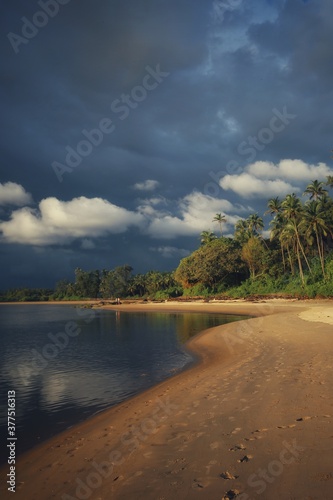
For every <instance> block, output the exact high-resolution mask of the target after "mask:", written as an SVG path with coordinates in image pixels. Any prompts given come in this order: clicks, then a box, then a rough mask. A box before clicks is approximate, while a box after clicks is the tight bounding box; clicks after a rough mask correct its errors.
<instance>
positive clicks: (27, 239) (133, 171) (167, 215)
mask: <svg viewBox="0 0 333 500" xmlns="http://www.w3.org/2000/svg"><path fill="white" fill-rule="evenodd" d="M1 3H2V7H3V9H2V10H3V14H2V16H1V20H0V29H1V36H2V39H1V41H2V43H1V49H0V56H1V63H2V64H1V68H2V71H1V86H0V95H1V110H2V112H1V121H2V133H1V137H0V142H1V167H0V277H1V278H0V279H1V283H0V288H1V289H6V288H10V287H17V286H31V287H53V286H54V285H55V283H56V282H57V281H58V280H60V279H63V278H67V279H69V280H72V281H73V279H74V269H75V268H76V267H81V268H83V269H85V270H93V269H112V268H114V267H115V266H120V265H124V264H129V265H131V266H132V267H133V269H134V273H141V272H146V271H148V270H150V269H154V270H161V271H169V270H172V269H174V268H175V267H177V265H178V263H179V261H180V259H181V258H183V257H185V256H187V255H188V254H190V253H191V252H192V251H193V250H195V249H196V248H197V247H198V246H199V245H200V233H201V232H202V231H203V230H212V231H215V232H216V233H217V234H218V232H219V227H218V225H217V224H216V223H214V222H212V219H213V217H214V216H215V214H216V213H222V214H224V215H225V216H226V219H227V223H226V224H225V226H224V228H223V231H224V234H225V235H227V236H228V235H232V234H233V230H234V225H235V223H236V222H237V220H239V218H245V217H247V216H248V215H249V214H251V213H254V212H258V213H259V214H260V215H263V213H264V211H265V209H266V206H267V200H268V199H269V198H272V197H275V196H279V197H280V198H283V197H284V196H285V195H286V194H287V193H291V192H294V193H296V194H298V195H300V196H301V195H302V193H303V191H304V188H305V187H306V185H307V184H308V183H309V182H310V181H311V180H314V179H319V180H325V178H326V176H327V175H333V163H332V162H333V160H332V158H331V154H332V153H331V150H332V148H333V135H332V101H333V65H332V62H333V57H332V56H333V30H332V26H333V3H332V1H331V0H318V1H314V0H307V1H305V0H252V1H251V2H246V1H245V0H126V2H124V1H123V0H94V2H92V1H88V0H80V1H79V0H39V1H34V0H31V1H29V2H26V1H24V0H16V1H15V2H13V1H11V0H2V2H1ZM304 200H305V198H304ZM265 223H266V226H265V231H266V233H265V234H267V235H268V229H269V219H268V218H267V217H265Z"/></svg>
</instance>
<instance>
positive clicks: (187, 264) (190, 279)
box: [175, 238, 245, 289]
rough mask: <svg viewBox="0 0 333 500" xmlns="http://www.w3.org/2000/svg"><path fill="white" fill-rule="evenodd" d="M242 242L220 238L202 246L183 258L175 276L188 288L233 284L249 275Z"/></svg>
mask: <svg viewBox="0 0 333 500" xmlns="http://www.w3.org/2000/svg"><path fill="white" fill-rule="evenodd" d="M240 252H241V248H240V245H239V244H238V243H237V242H235V241H234V240H232V239H230V238H219V239H216V240H214V241H211V242H210V243H207V244H206V245H204V246H202V247H200V248H198V250H196V251H194V252H193V253H192V254H191V255H190V256H189V257H185V258H184V259H182V260H181V262H180V264H179V266H178V268H177V269H176V271H175V279H176V280H177V281H178V282H179V283H180V284H181V285H182V286H183V287H184V288H185V289H186V288H191V287H193V286H195V285H196V284H201V285H203V286H204V287H205V288H212V287H214V286H215V285H217V284H224V285H229V286H230V285H231V284H233V283H235V282H237V281H238V280H241V279H242V278H243V277H244V276H245V267H244V264H243V262H242V260H241V258H240Z"/></svg>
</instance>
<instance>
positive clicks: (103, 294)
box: [0, 176, 333, 301]
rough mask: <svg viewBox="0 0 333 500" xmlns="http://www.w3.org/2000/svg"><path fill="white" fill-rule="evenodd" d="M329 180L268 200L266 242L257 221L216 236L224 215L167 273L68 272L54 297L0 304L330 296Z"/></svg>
mask: <svg viewBox="0 0 333 500" xmlns="http://www.w3.org/2000/svg"><path fill="white" fill-rule="evenodd" d="M332 188H333V176H328V177H327V180H326V181H325V182H324V181H318V180H314V181H312V182H311V183H310V184H309V185H308V186H307V187H306V189H305V191H304V193H303V197H302V198H301V197H299V196H297V195H296V194H295V193H291V194H288V195H286V196H285V198H283V199H280V198H279V197H275V198H271V199H270V200H269V201H268V203H267V210H266V212H265V215H270V216H271V221H270V224H269V226H270V231H269V237H263V230H264V220H263V217H261V216H260V215H259V214H258V213H255V214H251V215H249V217H247V218H243V219H239V220H238V221H237V223H236V224H235V228H234V234H233V236H232V237H226V236H223V226H224V224H225V223H226V222H227V218H226V216H225V215H223V214H221V213H218V214H216V215H215V217H214V218H213V221H212V222H214V223H216V224H218V226H219V236H217V235H216V234H215V233H214V232H212V231H210V230H207V231H203V232H202V233H201V235H200V240H201V241H200V243H201V244H200V246H199V248H197V249H196V250H195V251H194V252H192V254H191V255H189V256H188V257H185V258H184V259H182V260H181V261H180V263H179V265H178V267H177V269H175V270H174V271H173V272H160V271H148V272H147V273H145V274H135V275H134V274H133V268H132V267H131V266H130V265H123V266H118V267H115V268H114V269H111V270H106V269H103V270H94V271H84V270H82V269H80V268H77V269H76V270H75V280H74V281H73V282H69V281H68V280H61V281H59V282H58V283H57V284H56V287H55V289H54V290H45V289H27V288H24V289H22V288H20V289H15V290H10V291H8V292H3V293H2V294H0V301H1V300H2V301H8V300H12V301H29V300H75V299H86V298H88V299H93V298H101V299H110V298H116V297H120V298H125V297H129V298H131V297H132V298H150V299H161V300H163V299H168V298H175V297H180V296H185V297H186V296H210V295H223V296H230V297H240V296H247V295H251V294H277V293H279V294H287V295H298V296H299V295H302V296H308V297H315V296H333V252H332V248H333V199H332V198H331V197H330V196H329V189H332Z"/></svg>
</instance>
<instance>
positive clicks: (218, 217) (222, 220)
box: [212, 214, 227, 236]
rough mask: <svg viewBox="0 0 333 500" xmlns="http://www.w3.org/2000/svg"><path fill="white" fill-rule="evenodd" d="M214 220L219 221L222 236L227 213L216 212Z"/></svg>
mask: <svg viewBox="0 0 333 500" xmlns="http://www.w3.org/2000/svg"><path fill="white" fill-rule="evenodd" d="M212 222H217V223H218V224H219V226H220V233H221V236H222V224H225V223H226V222H227V218H226V216H225V215H222V214H216V215H215V217H214V219H213V220H212Z"/></svg>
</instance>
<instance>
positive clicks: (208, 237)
mask: <svg viewBox="0 0 333 500" xmlns="http://www.w3.org/2000/svg"><path fill="white" fill-rule="evenodd" d="M200 239H201V245H207V244H208V243H210V242H211V241H214V240H216V235H215V234H214V233H213V232H212V231H202V233H201V234H200Z"/></svg>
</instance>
